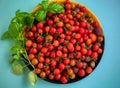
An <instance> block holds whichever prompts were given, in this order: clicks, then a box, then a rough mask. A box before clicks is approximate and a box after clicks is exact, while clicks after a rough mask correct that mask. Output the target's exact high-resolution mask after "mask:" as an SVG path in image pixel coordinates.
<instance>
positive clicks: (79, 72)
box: [78, 69, 85, 77]
mask: <svg viewBox="0 0 120 88" xmlns="http://www.w3.org/2000/svg"><path fill="white" fill-rule="evenodd" d="M78 75H79V76H80V77H83V76H85V70H84V69H80V70H79V71H78Z"/></svg>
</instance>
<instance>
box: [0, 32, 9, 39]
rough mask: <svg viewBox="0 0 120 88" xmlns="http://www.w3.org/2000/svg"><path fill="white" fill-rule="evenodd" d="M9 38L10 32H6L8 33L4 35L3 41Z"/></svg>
mask: <svg viewBox="0 0 120 88" xmlns="http://www.w3.org/2000/svg"><path fill="white" fill-rule="evenodd" d="M7 38H9V32H8V31H6V32H5V33H4V34H3V35H2V37H1V39H7Z"/></svg>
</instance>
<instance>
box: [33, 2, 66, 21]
mask: <svg viewBox="0 0 120 88" xmlns="http://www.w3.org/2000/svg"><path fill="white" fill-rule="evenodd" d="M48 1H49V0H43V1H42V2H41V3H40V4H39V5H40V6H42V9H40V10H38V11H37V12H36V13H35V19H36V20H37V21H42V20H43V19H45V18H46V14H47V12H51V13H53V14H56V13H61V12H62V11H63V10H64V8H63V6H61V5H60V4H58V3H56V2H53V3H51V4H50V5H48Z"/></svg>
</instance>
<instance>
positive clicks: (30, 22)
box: [24, 15, 34, 28]
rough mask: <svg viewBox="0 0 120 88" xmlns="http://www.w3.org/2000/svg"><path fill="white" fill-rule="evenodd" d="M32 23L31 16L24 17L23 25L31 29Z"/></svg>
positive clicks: (32, 18)
mask: <svg viewBox="0 0 120 88" xmlns="http://www.w3.org/2000/svg"><path fill="white" fill-rule="evenodd" d="M33 22H34V17H33V16H31V15H27V16H25V17H24V25H27V26H28V27H29V28H31V27H32V24H33Z"/></svg>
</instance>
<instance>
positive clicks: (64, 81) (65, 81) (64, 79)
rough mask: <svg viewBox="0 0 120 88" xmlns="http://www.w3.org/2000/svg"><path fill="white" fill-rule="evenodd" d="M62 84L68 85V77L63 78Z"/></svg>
mask: <svg viewBox="0 0 120 88" xmlns="http://www.w3.org/2000/svg"><path fill="white" fill-rule="evenodd" d="M61 82H62V83H63V84H65V83H67V82H68V80H67V79H66V77H64V76H63V77H61Z"/></svg>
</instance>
